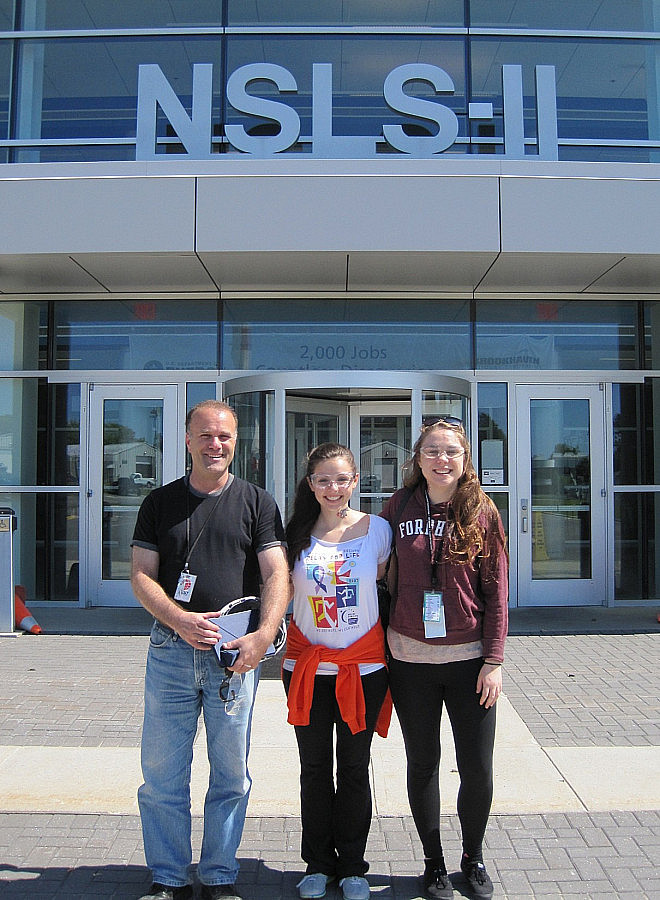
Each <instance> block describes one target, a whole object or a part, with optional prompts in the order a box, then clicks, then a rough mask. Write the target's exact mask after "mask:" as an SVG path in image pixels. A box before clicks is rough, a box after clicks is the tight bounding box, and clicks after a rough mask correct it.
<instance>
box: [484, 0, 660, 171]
mask: <svg viewBox="0 0 660 900" xmlns="http://www.w3.org/2000/svg"><path fill="white" fill-rule="evenodd" d="M535 5H536V6H537V7H539V8H541V7H543V6H547V7H548V8H550V7H555V8H556V4H543V3H538V2H537V3H536V4H535ZM581 5H582V4H562V8H563V7H569V6H574V7H578V6H581ZM561 27H566V26H561ZM470 53H471V57H470V58H471V70H470V74H471V84H472V97H471V99H472V100H474V101H481V102H484V101H486V102H492V103H493V111H494V118H493V122H492V125H493V127H494V131H495V134H496V135H497V136H498V137H500V138H501V137H502V135H503V106H502V66H503V65H519V66H522V77H523V96H524V132H525V137H526V138H531V139H536V138H537V120H536V86H535V83H534V78H535V67H536V66H539V65H548V66H554V67H555V69H556V78H557V82H556V88H557V130H558V138H559V141H560V142H561V141H562V139H580V140H590V139H594V140H599V141H603V140H606V139H608V138H609V139H611V140H628V141H638V140H649V139H652V140H655V139H657V137H658V135H657V133H656V131H657V125H656V123H655V118H654V117H653V113H652V110H653V109H654V108H655V101H652V100H651V98H650V97H649V96H648V91H649V88H648V83H650V82H651V81H652V79H654V78H655V75H654V74H652V73H653V72H654V70H655V54H656V49H655V46H654V43H652V42H650V41H649V42H644V41H623V40H589V41H585V40H580V39H579V38H574V39H566V38H551V39H544V40H537V39H530V38H529V37H526V38H503V37H502V36H499V35H498V36H497V37H493V38H487V37H483V38H473V39H472V40H471V41H470ZM647 70H648V71H647ZM489 124H490V123H489ZM498 152H500V153H501V152H503V148H502V146H501V144H500V145H499V146H498ZM529 152H530V153H532V154H535V153H536V152H537V150H536V148H535V147H533V148H530V150H529ZM591 158H593V157H591Z"/></svg>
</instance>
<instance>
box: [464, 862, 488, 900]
mask: <svg viewBox="0 0 660 900" xmlns="http://www.w3.org/2000/svg"><path fill="white" fill-rule="evenodd" d="M461 871H462V873H463V875H464V877H465V880H466V881H467V883H468V885H469V887H470V890H471V891H472V894H473V896H475V897H492V896H493V882H492V881H491V880H490V878H489V876H488V872H487V871H486V866H485V865H484V864H483V862H482V861H481V860H480V859H479V860H471V859H462V860H461Z"/></svg>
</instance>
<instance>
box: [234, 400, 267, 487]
mask: <svg viewBox="0 0 660 900" xmlns="http://www.w3.org/2000/svg"><path fill="white" fill-rule="evenodd" d="M273 399H274V397H273V394H272V393H270V392H267V391H263V392H260V393H251V394H236V395H234V396H233V397H229V398H228V401H227V402H228V403H229V404H230V406H232V407H233V409H234V410H235V411H236V415H237V416H238V440H237V441H236V452H235V454H234V461H233V462H232V468H231V470H232V472H233V473H234V475H236V476H237V477H238V478H244V479H245V480H246V481H250V482H252V484H257V485H259V487H265V488H266V490H269V491H271V492H272V490H273V484H272V477H271V473H270V471H268V472H267V463H269V462H270V460H267V447H268V435H269V433H272V431H271V429H270V428H269V425H270V423H269V422H268V417H269V414H270V415H271V416H272V408H273Z"/></svg>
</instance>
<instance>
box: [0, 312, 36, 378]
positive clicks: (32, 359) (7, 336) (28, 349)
mask: <svg viewBox="0 0 660 900" xmlns="http://www.w3.org/2000/svg"><path fill="white" fill-rule="evenodd" d="M47 323H48V303H47V302H46V301H45V300H37V301H31V300H28V301H14V300H2V301H0V370H3V371H5V372H11V371H18V370H21V369H40V368H45V354H46V326H47Z"/></svg>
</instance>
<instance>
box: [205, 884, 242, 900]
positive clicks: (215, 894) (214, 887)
mask: <svg viewBox="0 0 660 900" xmlns="http://www.w3.org/2000/svg"><path fill="white" fill-rule="evenodd" d="M221 898H222V900H242V897H241V895H240V894H239V893H238V891H237V890H236V888H235V887H234V885H233V884H203V885H202V900H221Z"/></svg>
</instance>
